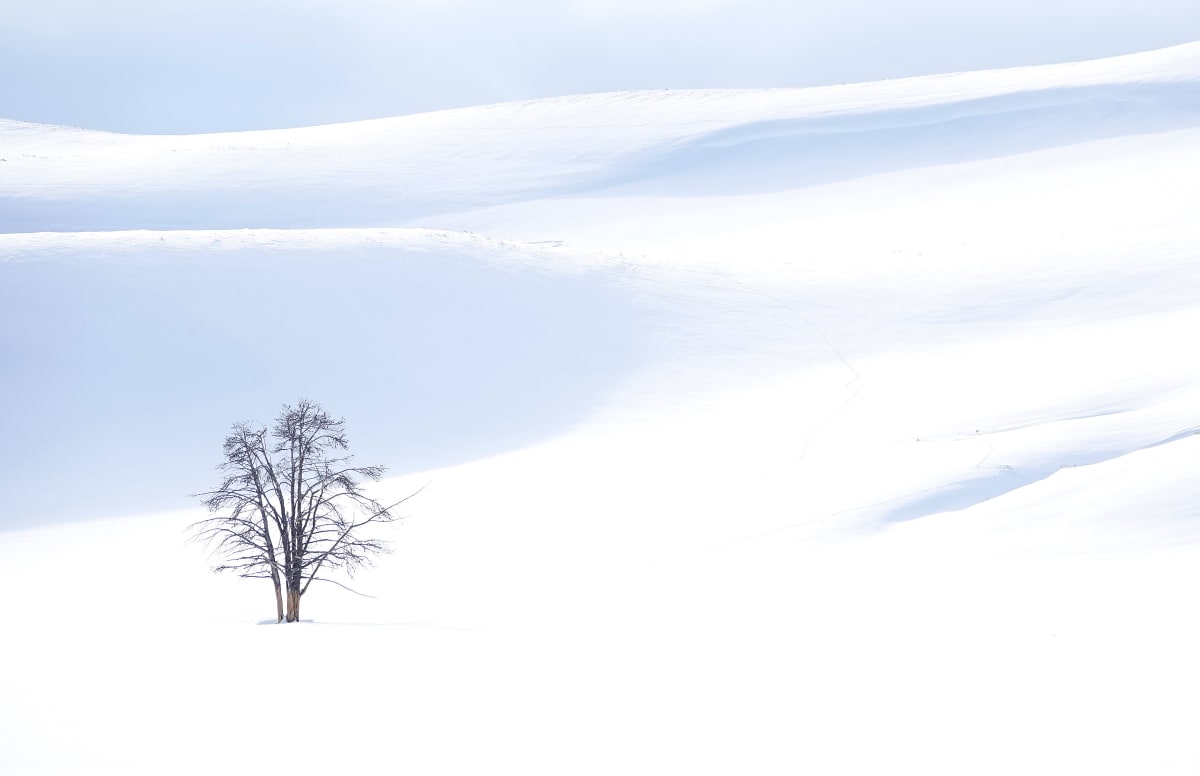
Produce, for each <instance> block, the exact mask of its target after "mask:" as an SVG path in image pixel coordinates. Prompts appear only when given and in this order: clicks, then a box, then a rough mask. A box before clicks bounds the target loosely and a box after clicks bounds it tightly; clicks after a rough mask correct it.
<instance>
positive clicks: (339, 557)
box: [191, 399, 419, 622]
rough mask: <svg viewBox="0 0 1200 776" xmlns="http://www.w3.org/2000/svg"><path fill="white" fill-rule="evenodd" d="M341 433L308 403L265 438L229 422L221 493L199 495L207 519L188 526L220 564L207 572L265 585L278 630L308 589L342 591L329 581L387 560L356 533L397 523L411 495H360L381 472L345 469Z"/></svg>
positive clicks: (262, 432)
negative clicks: (322, 585)
mask: <svg viewBox="0 0 1200 776" xmlns="http://www.w3.org/2000/svg"><path fill="white" fill-rule="evenodd" d="M345 425H346V423H345V421H344V420H341V419H336V420H335V419H334V418H333V417H332V416H330V415H329V413H327V412H326V411H325V410H324V409H322V408H321V407H320V405H318V404H316V403H315V402H312V401H309V400H307V399H301V400H300V401H299V402H298V403H297V404H296V406H295V407H292V406H290V405H284V407H283V410H282V411H281V412H280V413H279V416H278V417H277V418H276V419H275V426H274V427H273V428H272V429H271V430H270V431H269V432H268V431H267V429H266V428H264V427H262V426H258V425H255V424H250V423H236V424H234V426H233V428H232V430H231V431H230V434H229V436H227V437H226V438H225V445H224V453H225V461H224V462H223V463H222V464H221V465H220V466H219V467H218V468H219V470H220V471H221V473H222V480H221V484H220V485H219V486H218V487H217V488H216V489H215V490H211V491H208V492H206V493H200V494H198V497H199V498H200V499H202V503H203V504H204V506H205V507H206V508H207V509H208V511H209V512H210V513H211V514H212V516H211V517H209V518H207V519H204V520H200V521H198V522H196V523H194V524H192V527H191V528H192V536H193V539H195V540H197V541H200V542H203V543H206V544H208V545H209V547H210V548H211V549H212V552H213V555H214V556H216V557H218V558H220V559H221V562H220V563H219V564H218V565H216V566H214V567H213V570H214V571H232V572H234V573H236V574H238V575H239V576H242V577H248V578H253V579H270V580H271V583H272V584H273V585H274V587H275V613H276V617H277V621H279V622H282V621H284V620H287V622H296V621H297V620H299V619H300V599H301V597H302V596H303V595H304V594H305V592H307V591H308V588H309V586H311V585H312V583H313V582H330V583H332V584H335V585H339V586H341V587H346V585H344V584H343V583H341V582H338V581H337V580H334V579H332V578H330V576H329V574H330V573H331V572H334V571H339V570H341V571H345V572H346V573H347V575H348V576H350V577H353V576H354V572H355V571H357V570H358V569H360V568H362V567H363V566H367V565H370V564H371V562H372V559H373V557H374V556H375V555H378V554H380V553H383V552H387V545H386V544H385V543H384V542H382V541H380V540H378V539H375V538H372V537H370V536H368V535H366V533H365V532H364V531H363V530H362V529H364V528H366V527H367V526H368V525H371V524H373V523H390V522H394V521H396V520H397V519H398V518H397V516H396V515H395V514H394V513H393V512H392V509H394V508H395V507H397V506H399V505H400V504H402V503H404V502H405V501H407V500H408V499H409V498H412V496H414V495H416V494H415V493H414V494H412V495H410V496H407V497H405V498H404V499H401V500H400V501H398V502H396V503H395V504H391V505H389V506H384V505H383V504H381V503H380V502H378V501H376V500H375V499H373V498H371V497H369V496H367V495H366V493H365V492H364V491H363V483H364V482H375V481H378V480H379V478H380V477H382V476H383V473H384V471H385V470H384V468H383V467H382V466H354V465H352V461H353V456H351V455H349V454H348V453H347V452H346V451H347V450H348V448H349V443H348V441H347V439H346V433H345ZM418 492H419V491H418ZM347 589H349V588H347Z"/></svg>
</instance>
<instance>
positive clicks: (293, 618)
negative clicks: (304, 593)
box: [287, 572, 301, 622]
mask: <svg viewBox="0 0 1200 776" xmlns="http://www.w3.org/2000/svg"><path fill="white" fill-rule="evenodd" d="M300 595H301V591H300V575H299V574H298V573H295V572H293V573H291V574H289V575H288V585H287V621H288V622H298V621H299V620H300Z"/></svg>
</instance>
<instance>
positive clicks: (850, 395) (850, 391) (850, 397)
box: [733, 279, 862, 463]
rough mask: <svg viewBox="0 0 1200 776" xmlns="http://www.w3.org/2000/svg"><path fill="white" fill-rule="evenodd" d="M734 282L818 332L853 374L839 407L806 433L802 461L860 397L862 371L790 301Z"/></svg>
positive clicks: (798, 459)
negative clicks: (813, 440) (817, 438)
mask: <svg viewBox="0 0 1200 776" xmlns="http://www.w3.org/2000/svg"><path fill="white" fill-rule="evenodd" d="M733 282H734V283H736V284H737V285H739V286H741V287H742V288H743V289H745V290H747V291H749V292H751V293H754V294H758V295H759V296H761V297H763V298H764V299H769V300H771V301H772V302H774V303H775V304H777V305H779V306H780V307H782V308H783V309H785V310H787V311H788V312H789V313H791V314H792V315H793V316H795V317H796V318H797V319H799V320H800V322H801V323H803V324H804V325H805V326H807V327H808V328H809V329H811V330H812V332H813V333H814V334H816V335H817V337H819V338H820V339H821V341H822V342H824V343H825V346H826V347H827V348H829V350H830V351H832V352H833V354H834V355H835V356H837V359H838V361H841V362H842V366H844V367H846V369H848V370H849V371H850V373H851V374H852V375H853V377H851V378H850V380H849V381H848V382H847V383H846V384H845V385H844V386H843V388H844V389H845V391H846V398H845V400H844V401H843V402H842V403H841V404H840V405H838V407H837V409H835V410H834V411H833V413H832V414H831V415H830V416H829V417H828V418H826V419H825V422H824V423H821V424H820V425H819V426H817V427H816V428H814V429H812V430H810V431H809V432H808V433H807V434H806V435H805V437H804V444H803V445H801V446H800V454H799V456H798V457H797V463H801V462H803V461H804V458H805V456H807V455H808V448H809V446H810V445H811V444H812V439H813V437H815V436H816V435H817V434H819V433H821V432H822V431H824V430H825V429H827V428H829V426H830V425H831V424H832V423H833V421H834V420H836V419H837V417H838V416H839V415H841V414H842V412H843V411H844V410H845V409H846V407H847V406H849V405H850V402H852V401H854V399H855V398H857V397H858V389H857V388H856V387H855V383H857V382H858V381H859V378H861V377H862V373H861V372H859V371H858V370H857V369H855V368H854V365H853V364H851V363H850V361H849V360H848V359H847V358H846V355H845V354H844V353H842V350H841V348H839V347H838V346H837V345H835V344H833V340H831V339H829V337H828V336H826V334H825V332H824V331H822V330H821V327H820V326H817V325H816V324H815V323H813V322H812V320H811V319H810V318H808V316H806V315H804V314H803V313H801V312H800V311H799V310H797V309H796V308H795V307H794V306H793V305H792V304H790V303H789V302H787V301H786V300H784V299H780V298H779V297H777V296H775V295H774V294H769V293H767V292H766V291H763V290H761V289H758V288H755V287H753V286H750V285H747V284H746V283H743V282H742V281H740V280H737V279H734V281H733Z"/></svg>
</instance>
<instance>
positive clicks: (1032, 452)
mask: <svg viewBox="0 0 1200 776" xmlns="http://www.w3.org/2000/svg"><path fill="white" fill-rule="evenodd" d="M1198 203H1200V44H1196V45H1189V46H1182V47H1177V48H1173V49H1167V50H1163V51H1158V52H1152V53H1148V54H1143V55H1137V56H1132V57H1122V58H1118V59H1112V60H1104V61H1098V62H1090V63H1080V64H1073V65H1059V66H1051V67H1036V68H1022V69H1018V70H1006V71H991V72H981V73H968V74H957V75H949V76H939V77H930V78H918V79H907V80H898V81H886V82H880V83H873V84H861V85H850V86H842V87H829V88H820V89H808V90H758V91H713V92H673V91H664V92H653V93H650V92H638V93H617V94H605V95H592V96H581V97H574V98H562V99H553V100H543V101H534V102H526V103H510V104H503V105H494V106H487V107H481V108H476V109H466V110H455V111H446V112H441V113H431V114H423V115H416V116H407V117H401V118H395V119H388V120H379V121H371V122H361V123H356V124H345V125H333V126H325V127H315V128H311V129H299V130H280V131H266V132H252V133H238V134H224V135H195V136H124V135H112V134H105V133H97V132H89V131H84V130H77V129H68V128H62V127H48V126H40V125H30V124H23V123H19V122H0V232H3V233H0V359H2V363H3V365H4V366H3V370H4V371H3V380H0V400H2V401H3V406H4V407H6V408H7V411H6V412H5V413H4V415H5V417H4V420H3V423H2V425H0V432H2V434H3V437H4V441H5V444H4V448H3V449H4V453H3V454H2V455H3V461H2V462H0V472H2V474H0V492H2V493H3V502H2V506H0V589H3V590H4V591H6V593H7V595H6V596H5V605H4V607H3V615H2V621H3V622H4V629H3V640H2V641H0V772H3V773H6V774H7V773H12V774H42V773H45V774H67V773H79V774H96V773H113V774H151V773H153V774H158V773H174V772H185V773H193V772H194V773H202V772H221V773H249V772H255V771H258V770H259V769H262V768H271V769H286V770H287V772H289V773H318V772H321V773H330V772H368V773H393V772H407V773H415V774H441V773H447V774H448V773H456V774H458V773H494V772H520V773H538V774H542V773H544V774H561V773H570V774H574V773H604V774H611V773H639V774H640V773H649V774H662V773H752V774H769V773H781V774H783V773H787V774H794V773H813V774H840V773H914V774H916V773H919V774H930V773H939V774H988V773H996V774H1013V773H1053V774H1062V773H1120V774H1126V773H1148V774H1150V773H1153V774H1165V773H1181V774H1182V773H1196V772H1197V771H1200V745H1198V744H1197V741H1196V736H1195V730H1196V725H1197V723H1200V710H1198V701H1197V699H1198V698H1200V662H1197V659H1196V655H1197V654H1200V624H1198V622H1197V618H1196V615H1195V613H1194V609H1195V604H1194V600H1195V598H1196V594H1197V592H1198V591H1200V506H1197V504H1198V503H1200V436H1197V435H1196V432H1197V431H1200V359H1197V358H1196V357H1195V346H1194V340H1195V333H1196V332H1197V331H1200V219H1197V216H1196V214H1197V205H1198ZM301 396H306V397H310V398H313V399H315V400H317V401H319V402H321V403H322V404H324V405H325V406H326V407H327V408H329V409H330V410H331V411H332V412H334V413H336V414H340V415H344V416H345V418H346V420H347V422H348V427H349V431H350V434H351V438H352V441H353V442H354V448H355V450H356V452H357V453H358V455H359V459H360V461H362V462H364V463H384V464H387V465H389V466H390V467H391V468H392V472H393V474H394V475H395V477H394V479H391V480H388V481H386V482H385V483H383V485H382V486H381V489H382V491H383V492H384V495H389V494H397V495H401V494H403V493H405V492H408V491H411V490H414V489H416V488H418V487H420V486H422V485H424V484H426V483H428V486H427V488H426V489H425V491H424V492H422V493H421V495H420V496H419V497H418V498H416V499H414V500H413V501H411V502H409V504H408V505H406V506H407V507H408V511H407V514H408V517H407V518H406V520H405V521H404V523H403V524H402V525H401V526H399V527H398V528H396V529H395V530H394V531H392V532H391V538H393V539H394V540H395V553H394V554H393V555H390V556H387V557H385V558H384V559H383V560H382V561H381V564H380V566H379V567H378V568H377V569H375V570H373V571H372V572H370V573H369V574H367V575H365V576H363V577H361V578H360V579H358V580H357V582H358V583H359V587H361V588H363V589H365V590H366V591H367V592H370V593H371V594H373V595H375V596H376V598H373V599H366V598H358V597H354V596H352V595H350V594H349V593H346V592H344V591H341V590H338V589H336V588H330V589H328V590H319V591H318V590H315V589H314V591H313V592H312V594H310V595H309V596H307V597H306V598H305V602H304V615H305V617H306V618H312V622H310V623H302V624H300V625H298V626H287V627H283V626H280V627H275V626H274V625H271V626H269V627H268V626H265V625H260V623H261V622H263V621H266V620H269V619H272V615H273V601H272V598H271V592H270V589H269V585H267V584H266V583H265V582H248V581H240V580H236V579H227V578H220V577H216V576H213V575H211V574H210V573H209V572H208V571H207V561H206V558H205V557H204V554H203V552H202V551H201V549H200V548H197V547H194V546H187V545H185V544H184V528H185V526H186V525H187V524H188V523H189V522H191V521H193V520H195V519H197V517H199V512H198V511H197V509H196V506H195V502H194V501H193V500H190V499H188V497H187V495H186V494H188V493H194V492H198V491H201V490H205V489H207V488H210V487H213V486H214V485H215V484H216V473H215V471H214V470H213V467H214V466H215V465H216V464H217V463H218V462H219V459H220V442H221V439H222V437H223V436H224V434H225V432H226V431H227V429H228V427H229V425H230V424H231V423H232V422H234V421H237V420H260V421H268V420H269V419H270V418H271V417H272V416H273V415H274V413H275V412H276V410H277V409H278V407H279V406H280V405H281V404H282V403H284V402H290V401H294V400H295V399H297V398H298V397H301ZM297 677H300V678H299V680H297Z"/></svg>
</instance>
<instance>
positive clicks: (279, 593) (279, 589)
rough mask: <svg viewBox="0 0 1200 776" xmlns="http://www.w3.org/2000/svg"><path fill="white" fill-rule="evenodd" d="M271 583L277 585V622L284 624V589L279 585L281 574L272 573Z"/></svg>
mask: <svg viewBox="0 0 1200 776" xmlns="http://www.w3.org/2000/svg"><path fill="white" fill-rule="evenodd" d="M271 581H272V582H274V583H275V622H283V587H282V586H281V585H280V584H279V572H278V571H272V572H271Z"/></svg>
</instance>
